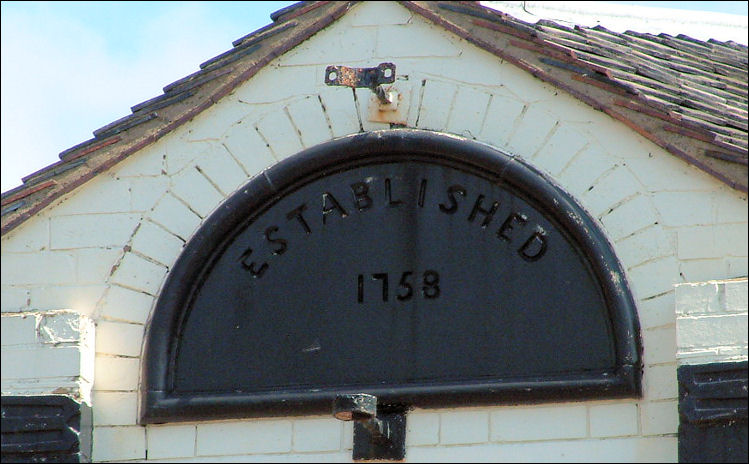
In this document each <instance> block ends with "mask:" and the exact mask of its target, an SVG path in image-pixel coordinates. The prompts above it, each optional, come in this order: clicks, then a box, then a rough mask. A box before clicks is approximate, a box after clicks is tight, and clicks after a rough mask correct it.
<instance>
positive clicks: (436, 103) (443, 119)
mask: <svg viewBox="0 0 749 464" xmlns="http://www.w3.org/2000/svg"><path fill="white" fill-rule="evenodd" d="M456 91H457V88H456V86H455V85H454V84H450V83H447V82H443V81H436V80H427V82H426V85H425V86H424V89H423V93H424V95H423V97H422V99H421V107H420V108H419V116H418V120H417V121H416V125H417V127H419V128H421V129H431V130H439V131H441V130H444V129H445V127H446V126H447V120H448V118H449V116H450V110H451V109H452V104H453V99H454V97H455V93H456Z"/></svg>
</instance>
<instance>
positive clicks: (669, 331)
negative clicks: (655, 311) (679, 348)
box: [642, 327, 676, 364]
mask: <svg viewBox="0 0 749 464" xmlns="http://www.w3.org/2000/svg"><path fill="white" fill-rule="evenodd" d="M642 338H643V345H644V346H643V360H644V362H645V364H662V363H673V362H675V361H676V327H663V328H659V329H650V330H644V331H643V332H642Z"/></svg>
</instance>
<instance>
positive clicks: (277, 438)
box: [197, 420, 291, 456]
mask: <svg viewBox="0 0 749 464" xmlns="http://www.w3.org/2000/svg"><path fill="white" fill-rule="evenodd" d="M288 451H291V422H290V421H288V420H258V421H253V422H222V423H216V424H198V438H197V454H198V455H199V456H212V455H227V454H243V453H283V452H288Z"/></svg>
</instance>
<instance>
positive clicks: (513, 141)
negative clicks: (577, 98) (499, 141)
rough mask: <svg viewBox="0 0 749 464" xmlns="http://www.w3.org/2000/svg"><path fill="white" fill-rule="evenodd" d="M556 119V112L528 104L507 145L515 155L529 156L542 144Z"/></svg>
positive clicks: (554, 124) (553, 126)
mask: <svg viewBox="0 0 749 464" xmlns="http://www.w3.org/2000/svg"><path fill="white" fill-rule="evenodd" d="M558 120H559V117H558V116H557V115H556V114H552V113H549V112H548V111H545V110H543V109H539V108H537V107H535V106H533V105H530V106H529V107H528V109H527V110H526V112H525V114H524V115H523V118H522V119H521V120H520V123H519V124H518V125H517V127H516V129H515V131H514V132H513V134H512V135H511V136H510V143H509V144H508V147H509V148H510V149H511V150H512V152H513V153H515V154H516V155H519V156H522V157H523V158H526V159H529V158H531V157H532V156H533V155H535V154H536V152H537V151H538V150H539V149H540V148H541V147H542V146H543V145H544V143H545V142H546V140H547V138H548V137H549V134H550V133H551V131H552V130H554V128H555V127H556V126H557V124H558V122H557V121H558Z"/></svg>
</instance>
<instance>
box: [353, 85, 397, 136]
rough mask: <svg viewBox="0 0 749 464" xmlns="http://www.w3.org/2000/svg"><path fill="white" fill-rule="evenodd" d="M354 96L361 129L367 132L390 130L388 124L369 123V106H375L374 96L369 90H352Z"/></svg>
mask: <svg viewBox="0 0 749 464" xmlns="http://www.w3.org/2000/svg"><path fill="white" fill-rule="evenodd" d="M354 94H356V107H357V110H358V113H359V120H360V121H361V123H362V128H363V129H364V130H365V131H367V132H369V131H376V130H385V129H390V123H385V122H379V121H370V118H369V111H370V110H369V105H372V104H374V105H377V103H376V99H377V97H376V96H375V94H374V93H373V92H372V91H371V90H369V89H361V88H360V89H354Z"/></svg>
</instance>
